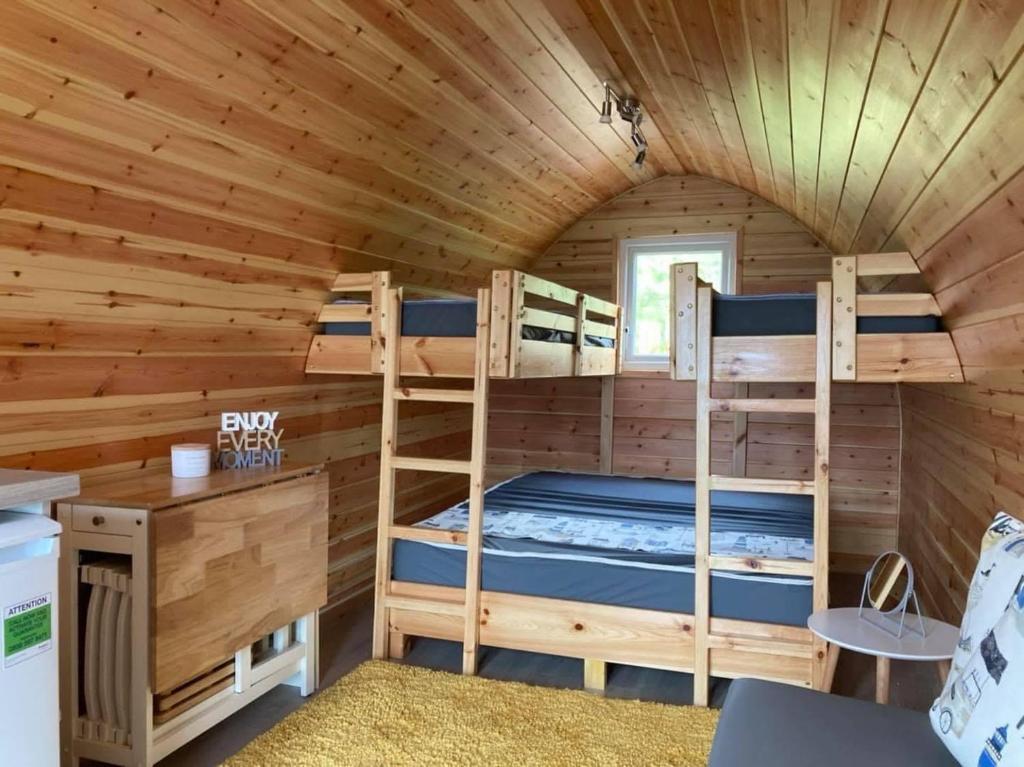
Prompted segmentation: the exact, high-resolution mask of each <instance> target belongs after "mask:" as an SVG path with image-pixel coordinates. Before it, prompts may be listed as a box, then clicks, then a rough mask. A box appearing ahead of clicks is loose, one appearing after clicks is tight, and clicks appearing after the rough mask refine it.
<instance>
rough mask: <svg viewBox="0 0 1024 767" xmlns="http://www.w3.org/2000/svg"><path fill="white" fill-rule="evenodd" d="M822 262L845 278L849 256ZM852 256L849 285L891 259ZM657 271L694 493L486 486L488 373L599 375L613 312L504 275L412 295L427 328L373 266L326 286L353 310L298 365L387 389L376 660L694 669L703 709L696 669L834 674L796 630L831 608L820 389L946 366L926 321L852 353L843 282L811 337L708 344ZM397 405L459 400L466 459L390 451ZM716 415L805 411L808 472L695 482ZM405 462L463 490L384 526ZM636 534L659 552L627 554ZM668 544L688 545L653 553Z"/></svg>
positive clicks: (611, 361) (614, 347)
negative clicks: (442, 654) (456, 497)
mask: <svg viewBox="0 0 1024 767" xmlns="http://www.w3.org/2000/svg"><path fill="white" fill-rule="evenodd" d="M860 258H862V259H863V258H865V257H860ZM836 262H837V263H836V268H837V269H843V268H845V267H847V266H852V267H853V269H854V270H855V271H854V272H853V274H854V275H855V276H856V274H857V272H856V269H857V265H856V262H854V263H853V264H849V263H848V262H846V260H845V257H844V259H836ZM862 263H864V264H866V266H865V273H867V272H869V271H873V272H874V273H876V274H889V273H892V270H893V269H895V268H904V267H905V264H903V263H896V262H894V263H888V262H886V261H884V260H879V259H874V260H873V259H871V258H867V259H866V260H865V261H864V262H862ZM672 270H673V280H672V289H673V295H672V299H671V300H672V311H673V317H674V321H673V338H672V366H671V367H672V374H673V376H674V377H677V378H681V379H686V380H693V381H695V384H696V392H697V412H696V444H697V462H696V476H695V479H694V481H693V482H683V481H679V480H664V479H663V480H651V479H642V478H635V477H613V476H609V475H604V476H598V475H569V474H558V473H554V472H540V473H535V474H528V475H524V476H522V477H518V478H515V479H513V480H511V481H509V482H506V483H503V484H501V485H498V486H496V487H493V488H491V489H489V490H485V482H484V457H485V454H486V430H487V394H488V384H489V379H490V378H492V377H496V378H533V377H548V376H555V377H566V376H580V375H584V376H585V375H601V376H610V375H614V374H615V373H616V372H617V370H618V360H617V358H618V350H619V340H620V338H621V335H620V333H621V312H620V309H619V307H618V306H616V305H614V304H610V303H608V302H606V301H601V300H600V299H596V298H593V297H589V296H586V295H584V294H581V293H578V292H576V291H572V290H570V289H568V288H564V287H562V286H559V285H556V284H555V283H551V282H548V281H545V280H539V279H537V278H535V277H531V276H530V275H525V274H522V273H519V272H512V271H502V272H495V273H494V275H493V278H492V281H491V287H490V288H488V289H482V290H481V291H479V292H478V295H477V299H476V301H475V302H473V303H469V304H466V303H465V302H459V301H456V302H451V303H437V302H435V303H433V304H420V305H419V306H421V307H422V309H423V311H424V312H425V313H426V314H428V315H429V314H433V315H434V316H432V317H429V318H423V317H417V316H416V314H417V311H418V308H417V304H416V303H414V302H413V301H412V300H410V301H403V294H402V292H401V291H400V290H397V289H395V288H393V287H391V285H390V278H389V275H388V274H387V273H382V272H377V273H373V274H372V275H340V276H339V278H338V281H337V282H336V283H335V286H334V287H335V288H336V292H338V293H341V294H343V295H350V294H351V292H352V291H353V290H359V291H362V292H363V293H364V294H369V300H365V299H364V300H362V301H355V302H353V301H352V299H350V298H349V299H343V301H344V303H335V302H333V301H332V302H331V303H329V304H326V305H325V306H324V308H323V310H322V312H321V314H320V319H321V321H322V322H324V323H326V324H325V332H324V333H322V334H320V335H317V336H316V337H315V339H314V340H313V342H312V345H311V348H310V353H309V357H308V360H307V371H308V372H311V373H347V374H360V373H361V374H375V373H380V374H382V375H383V378H384V398H383V419H382V420H383V428H382V444H381V483H380V507H379V510H380V514H379V518H378V525H379V527H378V530H379V533H378V539H377V564H376V580H375V608H374V637H373V654H374V657H378V658H383V657H401V656H402V655H403V654H404V652H405V648H406V643H407V640H408V639H409V638H411V637H431V638H437V639H447V640H455V641H461V642H462V643H463V671H464V672H465V673H475V672H476V669H477V664H478V659H479V648H480V646H481V645H487V646H493V647H502V648H510V649H518V650H528V651H535V652H541V653H549V654H554V655H562V656H568V657H576V658H581V659H583V660H584V683H585V686H586V687H587V688H588V689H593V690H602V689H603V688H604V682H605V675H606V667H607V664H608V663H622V664H627V665H638V666H645V667H652V668H660V669H668V670H674V671H683V672H690V673H693V674H694V701H695V703H697V704H699V705H706V704H707V702H708V688H709V679H710V677H711V676H716V677H725V678H736V677H757V678H762V679H769V680H775V681H782V682H788V683H791V684H797V685H802V686H814V687H823V686H824V685H825V684H826V683H827V682H828V680H829V677H830V675H831V673H832V672H833V671H834V668H829V667H828V656H827V653H826V648H825V647H824V645H823V644H822V643H821V641H820V640H819V639H817V638H816V637H815V636H814V635H812V634H811V632H810V631H809V630H808V629H807V627H806V618H807V616H808V615H809V614H810V613H811V612H812V611H814V610H817V609H821V608H823V607H825V606H827V602H828V505H829V500H828V482H829V466H828V461H829V458H828V455H829V435H830V429H829V421H830V406H831V394H830V391H831V384H832V381H833V380H844V379H847V380H855V381H859V380H870V381H878V380H917V381H920V380H941V381H945V380H962V375H961V374H960V367H959V363H958V362H957V360H956V355H955V353H954V352H953V351H952V345H951V343H949V345H948V347H947V346H946V343H948V335H947V334H945V333H943V332H941V331H938V330H934V329H933V328H934V325H928V326H926V327H923V328H916V329H922V330H924V331H925V332H922V333H909V332H903V331H905V330H907V328H906V327H902V326H897V327H898V329H899V332H896V333H883V334H881V335H879V337H880V338H882V339H883V343H877V342H876V341H875V340H874V338H872V336H873V335H876V334H871V333H867V332H863V333H858V332H857V329H856V323H854V325H853V328H854V330H853V341H852V342H851V341H850V340H849V339H850V335H849V334H850V330H849V326H848V323H847V321H846V318H845V317H844V319H843V322H842V323H839V322H838V319H837V321H836V323H835V324H841V325H842V327H838V328H837V327H834V321H833V320H834V317H835V318H838V317H839V316H840V315H843V314H855V313H854V312H850V313H844V312H843V309H844V308H845V306H849V305H854V306H860V307H861V308H863V309H865V310H868V309H874V308H875V306H876V304H875V303H873V302H872V301H866V302H864V303H863V304H861V302H860V301H859V300H858V299H857V298H856V295H855V291H856V281H855V279H854V280H853V281H852V287H853V290H854V298H852V299H851V298H849V295H850V293H849V289H848V288H849V286H847V285H845V284H840V291H841V295H839V296H837V297H836V301H834V300H833V283H832V282H823V283H819V285H818V287H817V293H816V295H815V296H813V297H812V298H813V299H814V301H813V322H814V324H813V330H812V332H811V333H810V334H808V333H806V332H805V331H806V328H799V330H800V332H798V333H795V334H794V333H788V334H786V333H780V334H779V335H767V336H766V335H760V336H737V335H715V333H714V331H713V320H712V317H713V306H714V303H713V298H712V291H711V289H710V287H707V286H703V285H702V284H701V283H700V281H699V279H698V278H697V272H696V265H693V264H678V265H674V266H673V267H672ZM887 270H888V271H887ZM839 278H840V280H846V279H847V278H846V277H844V276H843V275H839ZM838 298H843V301H841V302H840V301H838ZM929 298H930V296H929ZM803 300H806V299H803ZM537 301H540V302H543V303H544V305H545V307H546V308H540V307H539V306H538V305H537V303H536V302H537ZM851 302H852V304H851ZM933 303H934V301H932V304H933ZM932 304H927V308H929V309H934V308H935V307H934V306H932ZM889 306H890V307H891V306H892V304H890V305H889ZM453 307H458V308H453ZM900 309H901V311H902V310H903V305H902V304H901V305H900ZM467 311H472V312H474V313H475V317H474V322H473V324H472V327H468V324H467V323H466V321H465V319H464V318H463V319H462V320H456V319H454V315H455V314H456V313H459V312H461V313H463V314H465V313H466V312H467ZM864 313H865V314H868V313H869V312H868V311H865V312H864ZM888 313H889V314H890V315H891V314H892V312H891V311H890V312H888ZM442 314H450V315H451V316H450V317H442V316H439V315H442ZM592 315H597V316H598V317H600V318H601V319H600V320H595V319H591V316H592ZM428 321H429V322H433V323H435V324H434V325H433V330H430V327H431V326H429V325H427V324H425V323H426V322H428ZM346 325H347V327H346ZM356 325H358V326H356ZM455 326H458V328H457V329H455ZM439 328H441V329H439ZM720 329H721V327H720ZM861 329H862V330H865V331H866V330H869V329H871V328H864V327H862V328H861ZM885 329H886V330H891V329H892V328H891V327H886V328H885ZM470 330H472V331H473V333H472V334H471V333H470V332H469V331H470ZM425 331H427V332H434V333H441V332H444V333H453V334H454V335H429V334H424V332H425ZM891 336H896V338H891ZM909 336H915V338H912V339H909ZM918 337H919V338H918ZM933 337H934V338H937V339H938V341H937V342H936V341H933V340H931V339H932V338H933ZM925 338H927V339H928V340H923V341H922V340H921V339H925ZM908 339H909V340H908ZM851 343H852V344H853V348H854V350H855V354H854V356H853V358H852V359H853V362H851V363H849V364H855V365H856V368H855V370H854V371H853V376H854V377H853V378H852V379H848V376H849V375H850V373H851V371H850V370H847V369H845V368H844V372H842V373H840V374H839V375H836V376H834V375H833V359H836V361H837V364H839V363H840V362H841V361H843V360H846V359H849V358H850V357H849V354H848V352H849V350H850V347H849V345H848V344H851ZM837 344H840V345H838V346H837ZM837 349H844V350H845V351H843V352H838V351H836V350H837ZM886 352H888V353H890V354H892V355H899V356H891V357H885V356H884V354H885V353H886ZM925 352H927V353H928V355H930V356H928V357H927V359H925ZM886 371H887V372H886ZM883 374H884V375H886V376H888V377H883ZM403 376H414V377H415V376H431V377H435V378H468V377H472V379H473V387H472V389H439V388H425V387H422V386H417V387H410V386H407V385H403V382H402V377H403ZM712 381H715V382H719V381H731V382H735V383H739V384H745V383H747V382H761V381H768V382H775V381H780V382H791V381H792V382H814V392H815V395H814V397H813V398H809V399H767V400H765V399H762V400H758V399H743V398H740V397H739V396H738V397H736V398H731V399H723V398H720V397H718V398H714V397H712V390H711V383H712ZM740 393H741V394H743V393H745V392H742V390H741V391H740ZM408 400H425V401H442V402H462V403H466V404H471V405H472V407H473V417H472V445H471V451H470V458H469V459H468V460H466V461H458V460H449V459H432V458H421V457H408V456H401V455H399V454H398V451H397V447H396V445H397V417H396V406H397V403H398V402H401V401H408ZM723 412H724V413H735V414H737V415H738V416H744V415H745V414H747V413H751V412H784V413H809V414H813V416H814V420H815V440H814V444H815V450H814V454H815V459H814V471H813V479H811V480H778V479H758V478H749V477H730V476H716V475H712V474H711V470H710V469H711V460H710V443H711V440H710V426H711V417H712V414H715V413H723ZM402 469H410V470H420V471H439V472H456V473H462V474H466V475H468V478H469V488H470V490H469V499H468V501H467V502H466V503H464V504H460V505H458V506H456V507H453V508H452V509H448V510H446V511H444V512H441V513H440V514H438V515H435V516H434V517H431V518H430V519H428V520H424V521H422V522H420V523H417V524H416V525H412V526H405V525H398V524H396V523H395V472H396V471H397V470H402ZM485 499H486V504H487V509H488V513H487V516H486V518H485V515H484V512H483V509H484V504H485ZM616 526H618V527H616ZM627 528H630V529H627ZM630 532H632V533H633V536H632V538H631V537H630V535H629V533H630ZM617 536H618V537H617ZM637 538H641V539H643V540H645V541H652V540H653V541H654V543H653V544H652V545H637V541H636V539H637ZM741 538H742V539H743V543H742V544H739V543H738V542H737V541H738V539H741ZM748 538H750V539H756V540H754V543H753V544H750V543H749V542H748V541H747V539H748ZM666 540H669V541H676V542H678V541H683V542H684V544H685V545H682V546H676V547H675V548H673V547H672V546H663V545H662V544H664V543H665V541H666ZM659 546H661V548H659ZM485 570H486V572H484V571H485Z"/></svg>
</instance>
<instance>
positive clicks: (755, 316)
mask: <svg viewBox="0 0 1024 767" xmlns="http://www.w3.org/2000/svg"><path fill="white" fill-rule="evenodd" d="M338 303H345V302H344V301H339V302H338ZM816 312H817V296H815V295H814V294H813V293H777V294H768V295H745V296H729V295H719V294H717V293H716V294H715V297H714V303H713V308H712V316H711V327H712V333H713V334H714V335H716V336H798V335H814V332H815V314H816ZM940 330H942V326H941V323H940V321H939V318H938V317H936V316H934V315H927V316H923V317H858V318H857V332H858V333H935V332H938V331H940ZM324 333H326V334H327V335H329V336H330V335H335V336H368V335H370V323H369V322H328V323H325V324H324ZM475 334H476V301H475V300H473V299H469V298H466V299H461V298H424V299H410V300H406V301H403V302H402V335H407V336H441V337H460V338H472V337H473V336H474V335H475ZM523 338H526V339H530V340H534V341H551V342H555V343H567V344H571V343H575V341H576V334H575V333H572V332H569V331H564V330H551V329H548V328H539V327H534V326H531V325H526V326H524V327H523ZM586 342H587V345H588V346H604V347H613V346H614V345H615V342H614V341H613V340H612V339H610V338H600V337H598V336H587V339H586Z"/></svg>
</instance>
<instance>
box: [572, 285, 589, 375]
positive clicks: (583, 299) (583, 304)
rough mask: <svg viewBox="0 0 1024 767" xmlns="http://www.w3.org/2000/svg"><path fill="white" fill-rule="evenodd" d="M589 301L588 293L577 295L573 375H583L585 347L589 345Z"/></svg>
mask: <svg viewBox="0 0 1024 767" xmlns="http://www.w3.org/2000/svg"><path fill="white" fill-rule="evenodd" d="M587 300H588V296H587V295H586V293H578V294H577V295H576V342H575V343H574V344H573V349H572V370H573V375H577V376H580V375H583V347H584V346H586V343H587V308H588V307H587Z"/></svg>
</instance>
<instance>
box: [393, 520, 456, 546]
mask: <svg viewBox="0 0 1024 767" xmlns="http://www.w3.org/2000/svg"><path fill="white" fill-rule="evenodd" d="M388 534H389V535H390V536H391V537H392V538H398V539H400V540H403V541H421V542H423V543H458V544H460V545H465V543H466V533H464V532H462V531H461V530H438V529H437V528H433V527H412V526H411V525H391V527H390V528H388Z"/></svg>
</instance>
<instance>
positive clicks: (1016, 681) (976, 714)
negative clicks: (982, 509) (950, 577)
mask: <svg viewBox="0 0 1024 767" xmlns="http://www.w3.org/2000/svg"><path fill="white" fill-rule="evenodd" d="M930 716H931V722H932V728H933V729H934V730H935V733H936V734H937V735H938V736H939V738H941V739H942V742H943V743H945V745H946V748H948V749H949V751H950V753H951V754H953V756H954V757H956V759H957V760H958V761H959V762H960V764H963V765H971V767H974V765H978V767H1003V766H1008V765H1019V764H1024V522H1021V521H1020V520H1017V519H1014V518H1013V517H1011V516H1010V515H1008V514H1004V513H999V514H997V515H996V518H995V521H994V522H993V523H992V525H991V526H990V527H989V528H988V530H987V531H986V533H985V537H984V538H983V539H982V542H981V555H980V557H979V558H978V567H977V569H975V571H974V577H973V579H972V580H971V588H970V591H969V592H968V595H967V609H966V610H965V611H964V619H963V623H962V624H961V626H960V641H959V643H958V644H957V648H956V652H955V654H954V655H953V662H952V669H951V671H950V674H949V678H948V679H947V680H946V686H945V687H944V688H943V690H942V694H941V695H939V697H938V698H936V700H935V703H933V704H932V708H931V713H930Z"/></svg>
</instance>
